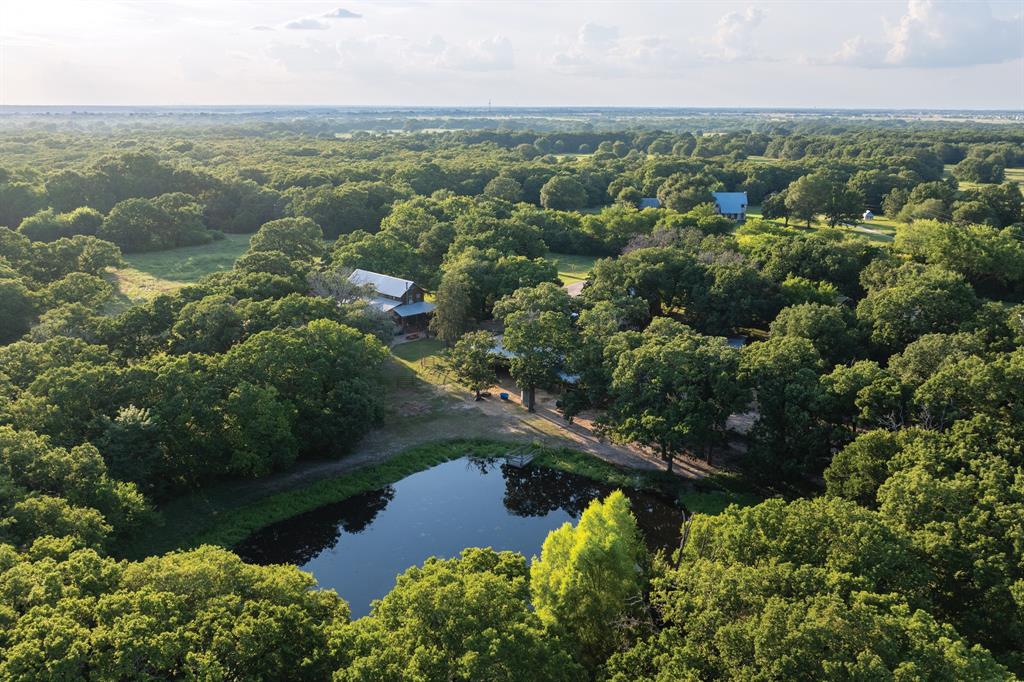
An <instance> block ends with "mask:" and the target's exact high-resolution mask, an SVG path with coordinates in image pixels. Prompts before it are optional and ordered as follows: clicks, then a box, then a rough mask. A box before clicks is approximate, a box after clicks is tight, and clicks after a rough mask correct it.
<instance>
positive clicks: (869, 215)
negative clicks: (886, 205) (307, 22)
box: [863, 208, 875, 220]
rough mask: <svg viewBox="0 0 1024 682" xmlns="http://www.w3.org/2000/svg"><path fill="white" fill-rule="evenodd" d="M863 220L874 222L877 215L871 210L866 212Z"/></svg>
mask: <svg viewBox="0 0 1024 682" xmlns="http://www.w3.org/2000/svg"><path fill="white" fill-rule="evenodd" d="M863 218H864V220H874V219H875V214H874V213H872V212H871V209H870V208H869V209H868V210H866V211H864V216H863Z"/></svg>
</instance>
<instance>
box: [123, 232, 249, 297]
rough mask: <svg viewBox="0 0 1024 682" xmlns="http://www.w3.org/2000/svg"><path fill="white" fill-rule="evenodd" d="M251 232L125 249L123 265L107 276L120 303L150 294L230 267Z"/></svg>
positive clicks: (154, 294) (172, 289) (240, 253)
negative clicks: (150, 249)
mask: <svg viewBox="0 0 1024 682" xmlns="http://www.w3.org/2000/svg"><path fill="white" fill-rule="evenodd" d="M251 236H252V235H248V234H229V235H225V237H224V239H219V240H217V241H215V242H210V243H209V244H200V245H198V246H183V247H181V248H180V249H168V250H167V251H153V252H149V253H128V254H125V255H124V261H125V265H124V267H121V268H114V269H112V270H111V271H110V273H109V275H108V276H109V278H110V280H111V281H112V282H114V284H115V285H116V286H117V291H118V298H119V299H120V301H121V302H122V303H125V304H127V303H129V302H132V301H141V300H145V299H148V298H153V297H154V296H157V295H159V294H165V293H170V292H173V291H176V290H178V289H180V288H181V287H183V286H185V285H186V284H191V283H193V282H196V281H198V280H199V279H201V278H202V277H204V276H206V275H209V274H211V273H214V272H221V271H222V270H230V269H231V267H232V266H233V265H234V263H235V259H237V258H238V257H239V256H241V255H242V254H243V253H245V250H246V249H247V248H249V238H250V237H251Z"/></svg>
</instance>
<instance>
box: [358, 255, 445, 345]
mask: <svg viewBox="0 0 1024 682" xmlns="http://www.w3.org/2000/svg"><path fill="white" fill-rule="evenodd" d="M348 281H349V282H351V283H352V284H357V285H359V286H368V287H372V289H373V296H372V297H371V298H370V300H369V301H368V302H369V304H370V305H372V306H374V307H376V308H380V309H381V310H383V311H384V312H386V313H391V315H392V317H394V320H395V324H396V325H398V328H399V330H400V331H401V333H402V334H408V333H410V332H419V331H425V330H426V328H427V324H428V323H429V322H430V315H431V314H432V313H433V312H434V304H433V303H429V302H427V301H424V300H423V289H421V288H420V287H419V286H418V285H417V284H416V283H415V282H413V281H412V280H408V279H401V278H399V277H392V276H390V275H382V274H380V273H379V272H370V271H369V270H353V271H352V274H351V275H349V276H348Z"/></svg>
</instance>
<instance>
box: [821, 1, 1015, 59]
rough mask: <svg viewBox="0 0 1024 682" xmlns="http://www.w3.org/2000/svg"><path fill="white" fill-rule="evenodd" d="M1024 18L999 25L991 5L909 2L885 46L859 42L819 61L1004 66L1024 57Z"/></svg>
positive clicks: (855, 39)
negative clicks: (1005, 63) (1002, 64)
mask: <svg viewBox="0 0 1024 682" xmlns="http://www.w3.org/2000/svg"><path fill="white" fill-rule="evenodd" d="M1022 21H1024V17H1021V16H1020V15H1018V16H1017V17H1015V18H1013V19H999V18H997V17H995V16H993V14H992V8H991V7H990V6H989V5H988V3H987V2H970V3H967V2H956V3H945V2H936V1H934V0H908V3H907V12H906V14H904V15H903V16H902V17H901V18H900V20H899V22H897V23H896V24H895V25H891V24H889V23H888V22H884V20H883V22H884V23H883V27H884V33H885V39H884V40H874V39H870V38H864V37H863V36H859V35H858V36H854V37H853V38H850V39H849V40H846V41H845V42H844V43H843V44H842V47H840V49H839V50H838V51H837V52H835V53H833V54H832V55H830V56H829V57H826V58H825V59H823V60H820V61H821V62H822V63H826V64H837V65H844V66H862V67H867V68H892V67H916V68H948V67H965V66H976V65H980V64H1000V63H1003V62H1007V61H1011V60H1014V59H1019V58H1020V57H1022V56H1024V24H1022Z"/></svg>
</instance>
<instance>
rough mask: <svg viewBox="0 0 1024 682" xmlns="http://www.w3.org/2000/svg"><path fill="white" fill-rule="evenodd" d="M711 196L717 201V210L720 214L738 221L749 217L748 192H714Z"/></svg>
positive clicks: (740, 221)
mask: <svg viewBox="0 0 1024 682" xmlns="http://www.w3.org/2000/svg"><path fill="white" fill-rule="evenodd" d="M711 197H712V198H713V199H714V201H715V210H716V211H718V215H721V216H725V217H726V218H728V219H729V220H735V221H736V222H738V223H742V222H743V221H744V220H746V219H747V193H746V192H712V193H711Z"/></svg>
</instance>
